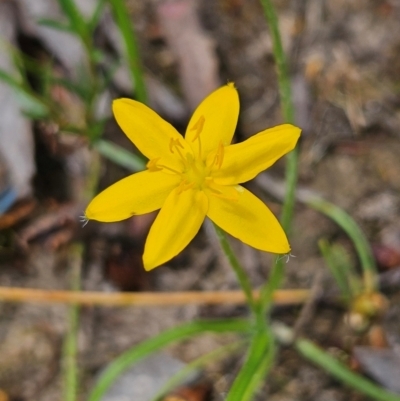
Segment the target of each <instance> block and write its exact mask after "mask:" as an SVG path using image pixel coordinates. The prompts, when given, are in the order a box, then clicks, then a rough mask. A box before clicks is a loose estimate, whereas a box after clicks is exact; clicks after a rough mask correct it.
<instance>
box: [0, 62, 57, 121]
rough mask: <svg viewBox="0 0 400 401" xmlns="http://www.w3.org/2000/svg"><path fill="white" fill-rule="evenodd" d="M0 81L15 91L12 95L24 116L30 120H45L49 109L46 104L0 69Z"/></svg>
mask: <svg viewBox="0 0 400 401" xmlns="http://www.w3.org/2000/svg"><path fill="white" fill-rule="evenodd" d="M0 81H3V82H5V83H6V84H7V85H9V86H10V87H12V88H13V89H14V90H15V91H14V95H15V96H16V98H17V101H18V103H19V104H20V105H21V109H22V110H23V111H24V113H25V114H27V115H29V116H31V117H32V118H45V117H46V116H48V114H49V109H48V107H47V106H46V104H45V103H44V102H43V101H42V100H40V98H39V97H38V96H37V95H35V94H34V93H33V92H31V91H29V90H27V88H25V87H24V85H23V83H21V82H20V81H19V80H18V79H16V78H14V77H13V76H11V75H10V74H8V73H7V72H6V71H4V70H1V69H0Z"/></svg>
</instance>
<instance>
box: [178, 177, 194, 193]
mask: <svg viewBox="0 0 400 401" xmlns="http://www.w3.org/2000/svg"><path fill="white" fill-rule="evenodd" d="M193 187H194V182H188V181H186V180H183V181H181V183H180V184H179V186H178V188H176V193H177V194H178V195H180V194H181V193H182V192H183V191H187V190H188V189H191V188H193Z"/></svg>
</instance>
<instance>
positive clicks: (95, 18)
mask: <svg viewBox="0 0 400 401" xmlns="http://www.w3.org/2000/svg"><path fill="white" fill-rule="evenodd" d="M106 4H107V3H106V0H98V2H97V4H96V8H95V10H94V12H93V14H92V16H91V17H90V19H89V21H88V22H87V28H88V30H89V32H91V33H93V31H94V30H95V29H96V28H97V25H98V24H99V22H100V18H101V16H102V14H103V11H104V6H105V5H106Z"/></svg>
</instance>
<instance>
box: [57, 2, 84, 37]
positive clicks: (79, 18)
mask: <svg viewBox="0 0 400 401" xmlns="http://www.w3.org/2000/svg"><path fill="white" fill-rule="evenodd" d="M58 3H59V4H60V6H61V8H62V10H63V11H64V13H65V15H66V16H67V17H68V19H69V22H70V26H71V31H72V32H75V33H76V34H77V35H78V36H79V37H80V38H81V39H82V41H83V42H84V43H88V39H89V38H90V33H89V31H88V28H87V25H86V21H85V19H84V17H83V15H82V14H81V12H80V11H79V9H78V7H77V6H76V4H75V2H74V0H58Z"/></svg>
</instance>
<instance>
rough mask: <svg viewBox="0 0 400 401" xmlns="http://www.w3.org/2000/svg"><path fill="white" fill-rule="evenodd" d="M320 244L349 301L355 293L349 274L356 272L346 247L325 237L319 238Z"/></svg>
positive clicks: (334, 275) (341, 289)
mask: <svg viewBox="0 0 400 401" xmlns="http://www.w3.org/2000/svg"><path fill="white" fill-rule="evenodd" d="M318 246H319V249H320V251H321V253H322V256H323V258H324V259H325V262H326V264H327V266H328V268H329V270H330V272H331V273H332V276H333V278H334V279H335V281H336V284H337V285H338V287H339V289H340V292H341V293H342V295H343V297H344V299H345V300H346V301H347V302H349V301H350V300H351V299H352V298H353V295H355V294H353V293H352V290H351V287H350V284H349V283H350V281H349V276H350V275H352V274H354V269H353V266H352V265H351V262H350V260H349V257H348V255H347V254H346V251H345V249H344V248H343V247H342V246H340V245H331V244H329V242H328V241H327V240H325V239H321V240H319V241H318Z"/></svg>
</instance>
